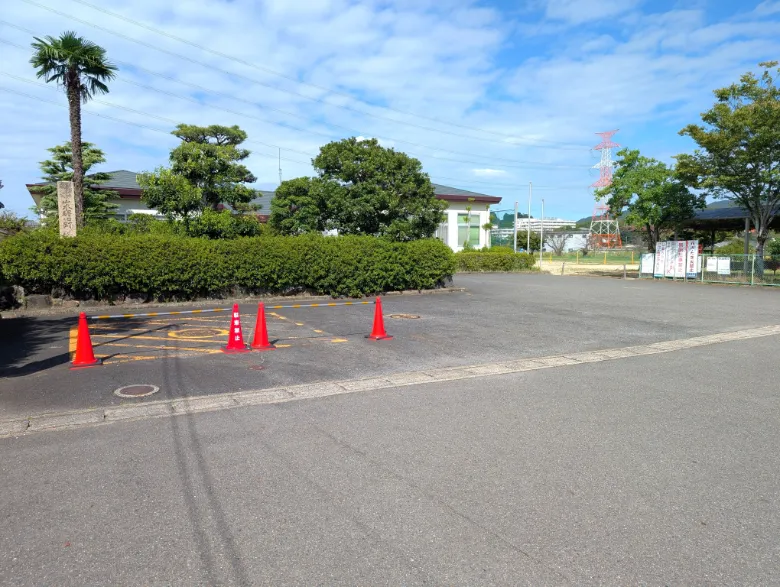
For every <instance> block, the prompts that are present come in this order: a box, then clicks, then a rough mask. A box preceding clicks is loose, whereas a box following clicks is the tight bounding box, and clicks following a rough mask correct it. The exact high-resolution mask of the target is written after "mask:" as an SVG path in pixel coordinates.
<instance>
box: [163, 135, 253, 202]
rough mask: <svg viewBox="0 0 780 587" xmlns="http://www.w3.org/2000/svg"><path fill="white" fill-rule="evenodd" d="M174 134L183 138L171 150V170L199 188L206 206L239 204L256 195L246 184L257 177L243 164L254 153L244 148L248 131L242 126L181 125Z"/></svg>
mask: <svg viewBox="0 0 780 587" xmlns="http://www.w3.org/2000/svg"><path fill="white" fill-rule="evenodd" d="M171 134H173V135H175V136H177V137H179V138H180V139H181V141H182V142H181V144H180V145H179V146H178V147H176V148H174V149H173V150H172V151H171V155H170V160H171V171H172V172H173V173H174V174H176V175H179V176H181V177H184V178H185V179H186V180H187V181H188V182H189V183H190V185H191V186H193V187H194V188H197V189H198V190H199V192H200V194H201V198H202V201H203V204H202V207H203V208H211V209H212V210H217V209H218V207H219V205H220V204H223V203H224V204H229V205H231V206H234V207H239V206H241V204H246V203H248V202H249V201H250V200H251V199H252V198H254V197H255V190H253V189H251V188H250V187H249V186H248V185H246V184H250V183H254V182H255V181H257V179H256V178H255V176H254V175H252V174H251V173H250V171H249V169H247V168H246V167H245V166H244V165H243V164H242V163H241V161H244V160H245V159H246V158H247V157H249V154H250V152H249V151H248V150H247V149H242V148H241V147H240V145H241V143H243V142H244V141H245V140H246V138H247V134H246V132H244V131H243V130H241V129H240V128H239V127H238V126H220V125H216V124H215V125H211V126H194V125H190V124H180V125H179V126H177V127H176V130H174V131H173V132H172V133H171ZM192 193H193V192H192V191H190V192H189V194H190V195H191V194H192Z"/></svg>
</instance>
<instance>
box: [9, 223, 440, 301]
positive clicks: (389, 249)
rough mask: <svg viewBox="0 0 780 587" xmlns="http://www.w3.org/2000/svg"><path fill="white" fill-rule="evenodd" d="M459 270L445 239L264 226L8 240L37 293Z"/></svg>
mask: <svg viewBox="0 0 780 587" xmlns="http://www.w3.org/2000/svg"><path fill="white" fill-rule="evenodd" d="M454 271H455V259H454V255H453V253H452V251H451V250H450V249H449V248H448V247H447V246H446V245H444V244H443V243H442V242H440V241H438V240H435V239H428V240H419V241H412V242H408V243H397V242H389V241H386V240H383V239H378V238H373V237H362V236H348V237H347V236H345V237H322V236H310V235H307V236H296V237H281V236H262V237H252V238H239V239H235V240H218V241H214V240H205V239H198V238H188V237H181V236H174V235H154V234H148V235H145V234H140V235H110V234H96V233H89V232H85V233H83V234H81V235H79V236H78V237H76V238H65V239H61V238H59V237H58V236H56V235H53V234H51V233H48V232H46V231H34V232H32V233H27V234H20V235H18V236H15V237H13V238H9V239H6V240H4V241H3V242H2V243H0V273H2V274H3V275H4V277H5V279H6V280H7V281H8V282H9V283H12V284H15V285H21V286H22V287H24V288H25V289H26V290H27V291H29V292H31V293H46V294H48V293H51V291H52V289H54V288H62V289H64V290H65V292H66V293H67V294H70V295H73V296H74V297H76V298H78V299H103V300H110V299H114V298H116V297H119V296H121V295H127V294H143V295H146V296H147V297H149V298H150V299H157V300H187V299H194V298H199V297H220V296H229V295H235V294H238V293H249V294H284V293H290V292H295V291H308V292H311V293H315V294H327V295H331V296H334V297H335V296H342V295H344V296H353V297H358V296H362V295H370V294H376V293H381V292H384V291H396V290H404V289H431V288H435V287H438V286H440V285H442V284H443V283H444V282H445V280H447V279H448V278H450V277H451V276H452V274H453V273H454Z"/></svg>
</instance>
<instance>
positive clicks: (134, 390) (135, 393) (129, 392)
mask: <svg viewBox="0 0 780 587" xmlns="http://www.w3.org/2000/svg"><path fill="white" fill-rule="evenodd" d="M158 391H160V388H159V387H157V386H156V385H147V384H145V383H144V384H140V385H125V386H124V387H120V388H119V389H116V390H114V395H116V396H118V397H145V396H147V395H152V394H153V393H157V392H158Z"/></svg>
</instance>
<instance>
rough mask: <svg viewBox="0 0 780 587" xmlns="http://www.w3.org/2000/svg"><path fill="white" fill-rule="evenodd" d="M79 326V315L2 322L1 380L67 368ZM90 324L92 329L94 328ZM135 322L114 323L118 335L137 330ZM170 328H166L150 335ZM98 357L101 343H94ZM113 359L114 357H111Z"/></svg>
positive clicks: (0, 337) (0, 347) (13, 319)
mask: <svg viewBox="0 0 780 587" xmlns="http://www.w3.org/2000/svg"><path fill="white" fill-rule="evenodd" d="M77 324H78V317H77V316H61V317H57V318H44V317H29V316H25V317H20V318H4V319H2V320H0V377H22V376H25V375H32V374H34V373H38V372H40V371H45V370H47V369H51V368H52V367H57V366H58V365H64V364H65V363H68V362H69V361H70V359H71V357H70V351H69V342H70V329H71V328H72V327H75V326H76V325H77ZM92 324H93V323H92V322H90V327H91V326H92ZM138 325H139V324H138V322H137V321H135V320H122V321H118V322H116V323H114V324H113V326H114V327H115V328H114V329H113V330H115V331H116V332H118V333H125V332H127V331H129V330H130V329H133V328H137V327H138ZM167 328H170V326H169V325H165V326H162V327H159V328H154V329H150V330H149V331H148V332H154V331H156V330H165V329H167ZM134 334H143V333H142V332H137V331H136V332H132V333H129V332H127V334H126V336H118V337H117V339H116V340H121V339H123V338H130V337H131V336H133V335H134ZM92 343H93V346H94V348H95V351H96V354H101V353H100V352H99V349H100V346H101V345H100V343H97V342H96V341H95V340H94V339H93V341H92ZM109 356H111V355H109Z"/></svg>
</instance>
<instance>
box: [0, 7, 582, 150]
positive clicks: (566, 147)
mask: <svg viewBox="0 0 780 587" xmlns="http://www.w3.org/2000/svg"><path fill="white" fill-rule="evenodd" d="M22 2H25V3H27V4H30V5H31V6H36V7H38V8H41V9H43V10H46V11H48V12H51V13H53V14H57V15H59V16H62V17H64V18H69V19H71V20H74V21H76V22H80V23H82V24H85V25H87V26H90V27H92V28H95V29H98V30H102V31H104V32H106V33H109V34H111V35H113V36H115V37H119V38H122V39H125V40H127V41H130V42H132V43H136V44H139V45H142V46H144V47H148V48H150V49H153V50H155V51H159V52H161V53H165V54H167V55H171V56H172V57H176V58H178V59H182V60H184V61H188V62H190V63H194V64H196V65H200V66H201V67H205V68H207V69H212V70H214V71H219V72H221V73H223V74H224V75H227V76H232V77H237V78H241V79H244V80H247V81H249V82H250V83H253V84H256V85H260V86H263V87H267V88H269V89H272V90H275V91H278V92H283V93H286V94H291V95H294V96H298V97H300V98H303V99H305V100H309V101H312V102H318V103H321V104H324V105H327V106H331V107H334V108H341V109H343V110H348V111H350V112H353V113H357V114H361V115H363V116H368V117H371V118H376V119H379V120H384V121H386V122H391V123H393V124H396V125H399V124H400V125H404V126H410V127H414V128H418V129H421V130H427V131H430V132H438V133H442V134H447V135H451V136H457V137H462V138H467V139H470V140H478V141H486V142H490V143H497V144H501V145H504V146H507V145H513V146H526V147H534V148H555V149H558V150H561V149H563V150H576V151H584V150H587V149H588V148H587V147H580V146H571V145H570V144H568V143H563V144H562V145H561V146H556V147H553V146H544V145H514V144H513V143H511V142H508V141H507V139H514V140H520V139H519V138H518V137H513V136H509V135H502V136H505V140H503V141H498V140H495V139H486V138H483V137H475V136H471V135H464V134H462V133H457V132H452V131H448V130H444V129H439V128H433V127H429V126H423V125H420V124H415V123H413V122H408V121H404V120H398V119H395V118H389V117H386V116H381V115H378V114H374V113H371V112H367V111H365V110H360V109H357V108H353V107H351V106H348V105H345V104H335V103H333V102H327V101H325V100H324V99H323V98H316V97H312V96H307V95H306V94H302V93H300V92H296V91H293V90H288V89H285V88H280V87H277V86H274V85H272V84H269V83H266V82H263V81H260V80H258V79H255V78H251V77H249V76H246V75H243V74H240V73H236V72H231V71H228V70H225V69H222V68H220V67H217V66H215V65H211V64H209V63H206V62H203V61H199V60H197V59H193V58H192V57H189V56H186V55H182V54H180V53H176V52H175V51H170V50H168V49H163V48H161V47H156V46H155V45H152V44H151V43H146V42H145V41H141V40H139V39H135V38H133V37H130V36H128V35H125V34H123V33H120V32H118V31H115V30H112V29H109V28H106V27H104V26H102V25H98V24H95V23H93V22H89V21H87V20H84V19H81V18H78V17H76V16H73V15H71V14H68V13H65V12H62V11H60V10H57V9H55V8H52V7H50V6H46V5H45V4H40V3H39V2H35V1H34V0H22ZM117 17H118V18H122V19H124V18H125V17H122V16H117ZM2 22H4V23H5V24H9V25H10V26H13V27H15V28H21V27H18V26H17V25H13V24H12V23H7V22H5V21H2ZM155 32H157V30H156V29H155ZM159 34H163V35H165V33H164V32H162V31H160V32H159ZM188 44H189V42H188ZM198 48H201V49H202V50H204V51H207V52H211V50H210V49H208V48H205V47H200V46H198ZM228 58H230V57H229V56H228ZM230 59H231V60H233V61H236V62H238V63H241V64H243V65H246V66H248V67H252V68H254V69H260V68H259V67H258V66H256V65H253V64H251V63H248V62H244V61H242V60H240V59H237V58H230ZM260 70H261V71H262V69H260ZM350 98H352V99H355V98H354V97H352V96H350ZM361 134H363V133H361ZM365 134H372V133H365Z"/></svg>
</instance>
